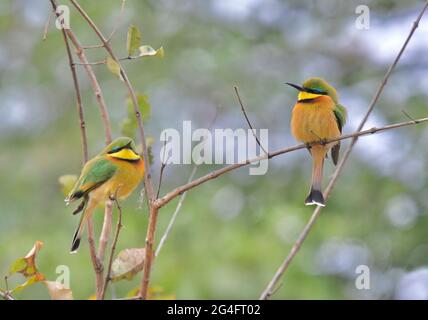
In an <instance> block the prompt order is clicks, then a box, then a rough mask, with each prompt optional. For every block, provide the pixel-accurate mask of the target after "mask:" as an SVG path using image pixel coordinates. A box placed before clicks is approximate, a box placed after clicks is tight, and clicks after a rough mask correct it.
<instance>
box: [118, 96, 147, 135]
mask: <svg viewBox="0 0 428 320" xmlns="http://www.w3.org/2000/svg"><path fill="white" fill-rule="evenodd" d="M136 97H137V102H138V112H139V113H140V116H141V119H142V120H143V121H147V120H148V119H150V115H151V112H152V107H151V105H150V103H149V101H148V97H147V95H145V94H141V93H136ZM126 105H127V110H128V117H127V118H126V119H124V120H123V122H122V128H121V132H122V134H123V135H125V136H127V137H130V138H135V132H136V130H137V128H138V123H137V117H136V116H135V110H134V104H133V102H132V99H131V97H130V96H129V95H128V97H127V98H126Z"/></svg>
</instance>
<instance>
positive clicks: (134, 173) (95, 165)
mask: <svg viewBox="0 0 428 320" xmlns="http://www.w3.org/2000/svg"><path fill="white" fill-rule="evenodd" d="M143 177H144V161H143V159H142V157H141V156H140V155H139V154H138V153H137V151H136V147H135V143H134V141H133V140H132V139H131V138H127V137H121V138H117V139H115V140H114V141H113V142H112V143H110V144H109V145H108V146H106V147H105V148H104V149H103V150H102V151H101V153H99V154H98V155H97V156H95V157H94V158H93V159H91V160H89V161H88V162H87V163H86V164H85V165H84V167H83V169H82V173H81V175H80V177H79V179H78V180H77V182H76V184H75V185H74V187H73V189H72V190H71V192H70V193H69V195H68V196H67V198H66V199H65V202H66V203H67V205H68V204H69V203H70V202H73V201H75V200H77V199H80V198H83V201H82V203H81V204H80V205H79V207H78V208H77V209H76V210H75V211H74V212H73V214H76V213H78V212H80V211H82V210H83V213H82V216H81V218H80V221H79V224H78V226H77V230H76V232H75V234H74V237H73V242H72V245H71V253H74V252H76V251H77V249H78V248H79V244H80V238H81V236H82V232H83V229H84V227H85V225H86V222H87V220H88V218H89V217H90V216H91V215H92V213H93V212H94V210H95V209H96V208H97V206H98V205H100V204H102V203H104V202H105V201H106V200H108V199H109V198H111V199H113V198H114V199H118V200H119V199H120V200H122V199H124V198H126V197H127V196H129V194H131V192H132V191H134V189H135V188H136V187H137V186H138V185H139V184H140V182H141V180H142V179H143Z"/></svg>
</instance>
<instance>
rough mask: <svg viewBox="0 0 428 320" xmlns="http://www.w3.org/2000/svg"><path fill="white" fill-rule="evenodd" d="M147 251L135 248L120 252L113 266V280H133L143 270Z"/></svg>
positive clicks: (111, 275)
mask: <svg viewBox="0 0 428 320" xmlns="http://www.w3.org/2000/svg"><path fill="white" fill-rule="evenodd" d="M145 251H146V250H145V249H144V248H133V249H125V250H122V251H121V252H119V254H118V256H117V258H116V259H115V260H114V261H113V264H112V266H111V274H110V277H111V280H112V281H119V280H122V279H128V280H132V278H134V276H135V275H136V274H137V273H138V272H140V271H141V270H142V269H143V266H144V256H145Z"/></svg>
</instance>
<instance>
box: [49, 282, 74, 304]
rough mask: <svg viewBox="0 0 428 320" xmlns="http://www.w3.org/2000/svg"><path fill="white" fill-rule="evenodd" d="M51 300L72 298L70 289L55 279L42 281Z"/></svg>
mask: <svg viewBox="0 0 428 320" xmlns="http://www.w3.org/2000/svg"><path fill="white" fill-rule="evenodd" d="M44 283H45V285H46V288H48V291H49V295H50V296H51V299H52V300H73V293H72V292H71V289H69V288H65V287H64V285H63V284H62V283H59V282H57V281H44Z"/></svg>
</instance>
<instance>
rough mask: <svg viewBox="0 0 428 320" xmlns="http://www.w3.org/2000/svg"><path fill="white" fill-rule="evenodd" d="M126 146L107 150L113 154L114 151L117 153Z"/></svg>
mask: <svg viewBox="0 0 428 320" xmlns="http://www.w3.org/2000/svg"><path fill="white" fill-rule="evenodd" d="M123 148H124V147H114V148H113V149H111V150H110V151H109V152H107V153H108V154H112V153H116V152H119V151H120V150H122V149H123Z"/></svg>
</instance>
